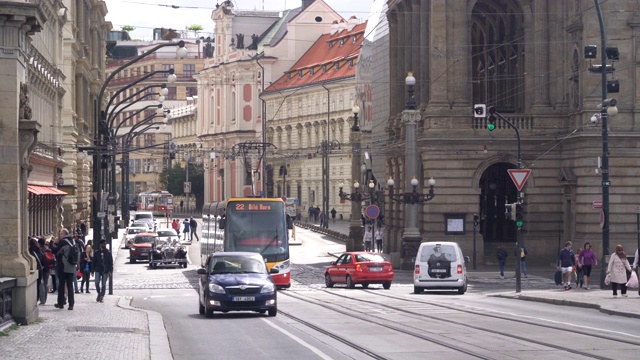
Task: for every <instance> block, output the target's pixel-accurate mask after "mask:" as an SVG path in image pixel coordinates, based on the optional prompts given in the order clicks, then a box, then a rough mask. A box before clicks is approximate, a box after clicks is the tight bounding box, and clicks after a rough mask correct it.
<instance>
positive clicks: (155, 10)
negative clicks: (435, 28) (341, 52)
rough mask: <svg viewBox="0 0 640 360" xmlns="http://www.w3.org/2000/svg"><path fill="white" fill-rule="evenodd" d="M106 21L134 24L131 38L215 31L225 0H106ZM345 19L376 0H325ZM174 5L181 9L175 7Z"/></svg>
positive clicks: (254, 0) (254, 5) (260, 5)
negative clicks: (215, 15)
mask: <svg viewBox="0 0 640 360" xmlns="http://www.w3.org/2000/svg"><path fill="white" fill-rule="evenodd" d="M105 1H106V3H107V9H108V11H109V12H108V14H107V21H111V23H112V24H113V30H120V27H121V26H123V25H131V26H134V27H135V28H136V30H134V31H132V32H130V35H131V38H132V39H140V40H151V39H153V29H154V28H160V27H164V28H172V29H175V30H184V29H185V27H187V26H189V25H193V24H197V25H201V26H202V27H203V28H204V29H203V31H202V32H213V21H212V20H211V12H212V11H213V10H214V9H215V6H216V3H221V2H222V1H223V0H105ZM232 1H233V2H234V4H235V7H236V9H238V10H263V9H264V10H271V11H282V10H284V9H294V8H297V7H299V6H300V3H301V0H232ZM324 1H325V3H327V4H328V5H329V6H331V8H333V9H334V10H335V11H336V12H338V13H339V14H340V15H341V16H342V17H343V18H345V19H349V18H350V17H351V16H352V15H355V16H356V17H358V19H360V20H361V21H365V20H367V18H368V17H369V12H370V10H371V5H372V3H373V1H374V0H324ZM173 6H178V7H179V8H177V9H174V8H172V7H173Z"/></svg>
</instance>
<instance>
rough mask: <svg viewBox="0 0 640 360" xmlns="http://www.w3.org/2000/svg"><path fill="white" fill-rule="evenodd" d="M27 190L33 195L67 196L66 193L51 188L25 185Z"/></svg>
mask: <svg viewBox="0 0 640 360" xmlns="http://www.w3.org/2000/svg"><path fill="white" fill-rule="evenodd" d="M27 190H28V191H29V192H30V193H32V194H34V195H67V193H66V192H64V191H62V190H58V188H55V187H52V186H38V185H27Z"/></svg>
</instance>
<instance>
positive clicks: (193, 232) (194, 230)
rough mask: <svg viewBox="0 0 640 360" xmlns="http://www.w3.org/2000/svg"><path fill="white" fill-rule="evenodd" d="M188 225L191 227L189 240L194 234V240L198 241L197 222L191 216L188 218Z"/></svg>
mask: <svg viewBox="0 0 640 360" xmlns="http://www.w3.org/2000/svg"><path fill="white" fill-rule="evenodd" d="M189 227H190V228H191V241H193V236H194V235H195V236H196V241H200V237H199V236H198V222H197V221H196V220H195V219H194V218H193V217H192V218H191V220H189Z"/></svg>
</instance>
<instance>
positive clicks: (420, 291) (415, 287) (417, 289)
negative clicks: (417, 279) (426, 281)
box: [413, 286, 424, 294]
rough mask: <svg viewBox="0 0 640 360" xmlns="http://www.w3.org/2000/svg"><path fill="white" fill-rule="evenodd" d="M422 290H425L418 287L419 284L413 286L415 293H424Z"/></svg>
mask: <svg viewBox="0 0 640 360" xmlns="http://www.w3.org/2000/svg"><path fill="white" fill-rule="evenodd" d="M422 290H424V289H423V288H421V287H417V286H414V287H413V293H414V294H422Z"/></svg>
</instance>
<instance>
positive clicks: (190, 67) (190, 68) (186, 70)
mask: <svg viewBox="0 0 640 360" xmlns="http://www.w3.org/2000/svg"><path fill="white" fill-rule="evenodd" d="M195 73H196V64H183V65H182V75H184V76H187V77H192V76H193V75H195Z"/></svg>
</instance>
